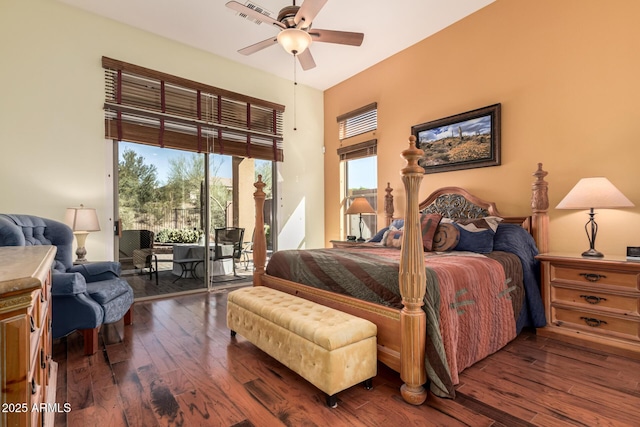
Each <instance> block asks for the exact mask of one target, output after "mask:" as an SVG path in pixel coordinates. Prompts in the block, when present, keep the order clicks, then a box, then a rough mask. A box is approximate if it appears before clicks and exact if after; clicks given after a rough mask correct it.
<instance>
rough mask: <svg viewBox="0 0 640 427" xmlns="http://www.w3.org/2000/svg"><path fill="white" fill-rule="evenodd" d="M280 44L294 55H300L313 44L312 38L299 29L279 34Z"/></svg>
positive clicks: (289, 29)
mask: <svg viewBox="0 0 640 427" xmlns="http://www.w3.org/2000/svg"><path fill="white" fill-rule="evenodd" d="M278 43H280V45H281V46H282V47H283V48H284V50H286V51H287V52H288V53H290V54H292V55H300V54H301V53H302V52H304V51H305V50H306V49H307V48H308V47H309V45H310V44H311V36H310V35H309V33H307V32H306V31H304V30H300V29H298V28H287V29H285V30H282V31H280V33H278Z"/></svg>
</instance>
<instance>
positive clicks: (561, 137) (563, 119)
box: [324, 0, 640, 255]
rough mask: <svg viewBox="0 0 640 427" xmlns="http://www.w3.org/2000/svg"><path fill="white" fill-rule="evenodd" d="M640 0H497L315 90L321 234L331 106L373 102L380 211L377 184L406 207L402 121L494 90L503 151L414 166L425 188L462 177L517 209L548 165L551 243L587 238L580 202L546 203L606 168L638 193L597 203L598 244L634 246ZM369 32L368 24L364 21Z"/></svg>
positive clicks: (332, 140)
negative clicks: (452, 167) (570, 207)
mask: <svg viewBox="0 0 640 427" xmlns="http://www.w3.org/2000/svg"><path fill="white" fill-rule="evenodd" d="M638 16H640V2H638V1H636V0H608V1H606V2H605V1H602V0H563V1H557V0H536V1H512V0H497V1H496V2H494V3H492V4H490V5H489V6H487V7H485V8H483V9H481V10H479V11H478V12H476V13H474V14H472V15H470V16H468V17H467V18H465V19H463V20H461V21H459V22H457V23H455V24H453V25H451V26H450V27H448V28H446V29H444V30H442V31H440V32H439V33H437V34H435V35H433V36H431V37H429V38H427V39H425V40H423V41H421V42H419V43H417V44H416V45H413V46H411V47H410V48H408V49H406V50H404V51H402V52H400V53H398V54H396V55H394V56H392V57H390V58H388V59H387V60H385V61H383V62H381V63H378V64H376V65H375V66H373V67H371V68H369V69H368V70H365V71H364V72H362V73H360V74H357V75H356V76H354V77H352V78H350V79H349V80H347V81H345V82H343V83H341V84H339V85H336V86H334V87H332V88H330V89H328V90H327V91H326V92H325V94H324V102H325V107H324V113H325V124H324V130H325V147H326V154H325V240H326V243H327V245H328V243H329V240H331V239H337V238H340V237H341V236H340V223H341V214H340V206H341V203H342V200H341V199H340V186H341V183H340V179H341V178H340V175H341V174H340V162H339V159H338V156H337V154H336V150H337V149H338V147H339V146H340V141H339V140H338V137H337V135H338V127H337V123H336V119H335V118H336V117H337V116H338V115H340V114H343V113H345V112H347V111H350V110H353V109H355V108H358V107H360V106H363V105H366V104H368V103H370V102H374V101H376V102H378V130H377V131H376V132H375V133H374V135H371V134H368V135H363V136H361V137H356V138H353V141H351V140H350V141H343V143H344V144H352V143H356V142H359V141H361V140H365V139H369V138H371V137H372V136H374V137H375V138H377V139H378V189H379V195H378V197H379V199H378V206H380V207H381V208H380V212H379V216H378V219H379V220H378V223H379V224H384V218H383V213H382V206H384V195H385V193H384V187H385V186H386V184H387V182H390V183H391V186H392V187H393V188H394V189H395V190H394V192H393V194H394V196H395V201H396V203H395V208H396V210H395V212H396V216H402V215H403V211H404V203H405V199H404V194H403V193H404V190H403V189H402V182H401V180H400V175H399V171H400V169H401V168H402V167H403V161H402V159H401V158H400V152H401V151H402V150H403V149H404V148H406V147H407V139H408V137H409V135H410V133H411V126H412V125H415V124H420V123H424V122H428V121H431V120H435V119H439V118H442V117H447V116H450V115H454V114H458V113H462V112H466V111H469V110H473V109H476V108H480V107H484V106H488V105H491V104H495V103H501V104H502V164H501V165H500V166H495V167H487V168H478V169H469V170H463V171H452V172H444V173H437V174H428V175H425V176H424V180H423V182H422V187H421V195H422V196H423V197H426V196H427V195H428V194H429V193H430V192H431V191H433V190H434V189H436V188H439V187H442V186H448V185H453V186H461V187H464V188H466V189H468V190H470V191H471V192H472V193H474V194H476V195H478V196H480V197H482V198H485V199H488V200H493V201H495V202H496V203H497V206H498V208H499V209H500V211H501V212H502V213H503V214H504V215H527V214H529V212H530V211H529V209H530V208H529V206H530V188H531V183H532V182H533V177H532V173H533V172H534V171H535V170H536V167H537V163H538V162H542V163H543V168H544V169H545V170H547V171H548V172H549V175H548V176H547V181H548V182H549V199H550V217H551V225H550V231H551V233H550V246H551V250H553V251H569V252H578V251H580V252H582V251H583V250H586V249H588V242H587V238H586V235H585V232H584V223H585V222H586V221H587V219H588V217H587V215H586V212H585V211H563V210H556V209H555V206H556V205H557V204H558V203H559V202H560V200H561V199H562V198H563V197H564V196H565V195H566V194H567V193H568V192H569V190H570V189H571V188H572V187H573V186H574V185H575V184H576V183H577V182H578V180H579V179H580V178H583V177H588V176H606V177H607V178H609V180H610V181H611V182H612V183H613V184H614V185H616V186H617V187H618V188H619V189H620V190H621V191H622V192H623V193H624V194H625V195H626V196H627V197H628V198H630V199H631V200H632V201H633V202H634V203H635V204H636V205H637V207H636V208H632V209H624V210H622V209H621V210H600V211H597V212H598V214H597V216H596V220H597V221H598V224H599V226H600V231H599V234H598V237H597V241H596V248H597V249H599V250H600V251H602V252H604V253H605V254H611V255H613V254H624V253H625V250H626V246H627V245H629V246H640V216H639V214H640V185H639V183H640V168H639V167H638V164H639V162H640V132H639V126H640V25H638V22H637V18H638ZM365 43H366V35H365Z"/></svg>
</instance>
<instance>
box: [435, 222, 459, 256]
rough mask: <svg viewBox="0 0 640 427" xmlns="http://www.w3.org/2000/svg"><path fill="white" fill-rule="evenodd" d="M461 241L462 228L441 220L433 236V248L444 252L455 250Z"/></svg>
mask: <svg viewBox="0 0 640 427" xmlns="http://www.w3.org/2000/svg"><path fill="white" fill-rule="evenodd" d="M459 241H460V230H458V228H457V227H456V226H455V225H453V224H451V223H446V222H441V223H440V224H438V227H437V228H436V234H435V235H434V236H433V245H432V246H431V250H433V251H437V252H444V251H450V250H453V249H454V248H455V247H456V246H457V245H458V242H459Z"/></svg>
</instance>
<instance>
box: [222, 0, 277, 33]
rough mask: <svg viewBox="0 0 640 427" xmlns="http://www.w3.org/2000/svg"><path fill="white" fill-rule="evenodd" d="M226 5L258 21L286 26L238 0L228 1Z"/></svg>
mask: <svg viewBox="0 0 640 427" xmlns="http://www.w3.org/2000/svg"><path fill="white" fill-rule="evenodd" d="M226 6H227V7H228V8H229V9H233V10H235V11H236V12H238V13H240V14H243V15H247V16H249V17H251V18H253V19H256V20H258V21H262V22H266V23H267V24H270V25H275V26H276V27H278V28H286V27H285V25H284V24H283V23H282V22H280V21H276V20H275V19H273V18H271V17H269V16H267V15H264V14H262V13H260V12H258V11H257V10H255V9H251V8H250V7H247V6H245V5H243V4H241V3H238V2H237V1H230V2H227V4H226Z"/></svg>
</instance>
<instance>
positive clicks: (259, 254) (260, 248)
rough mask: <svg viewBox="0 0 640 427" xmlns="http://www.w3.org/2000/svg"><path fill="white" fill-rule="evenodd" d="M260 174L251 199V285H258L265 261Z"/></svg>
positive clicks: (265, 249)
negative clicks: (253, 208)
mask: <svg viewBox="0 0 640 427" xmlns="http://www.w3.org/2000/svg"><path fill="white" fill-rule="evenodd" d="M265 185H266V184H265V183H264V182H262V175H258V180H257V181H256V182H255V183H254V184H253V186H254V187H256V191H255V192H254V193H253V199H254V200H255V203H256V225H255V228H254V231H253V286H260V285H261V284H262V283H261V279H262V275H263V274H264V266H265V264H266V263H267V238H266V236H265V234H264V199H265V194H264V190H263V189H264V187H265Z"/></svg>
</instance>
